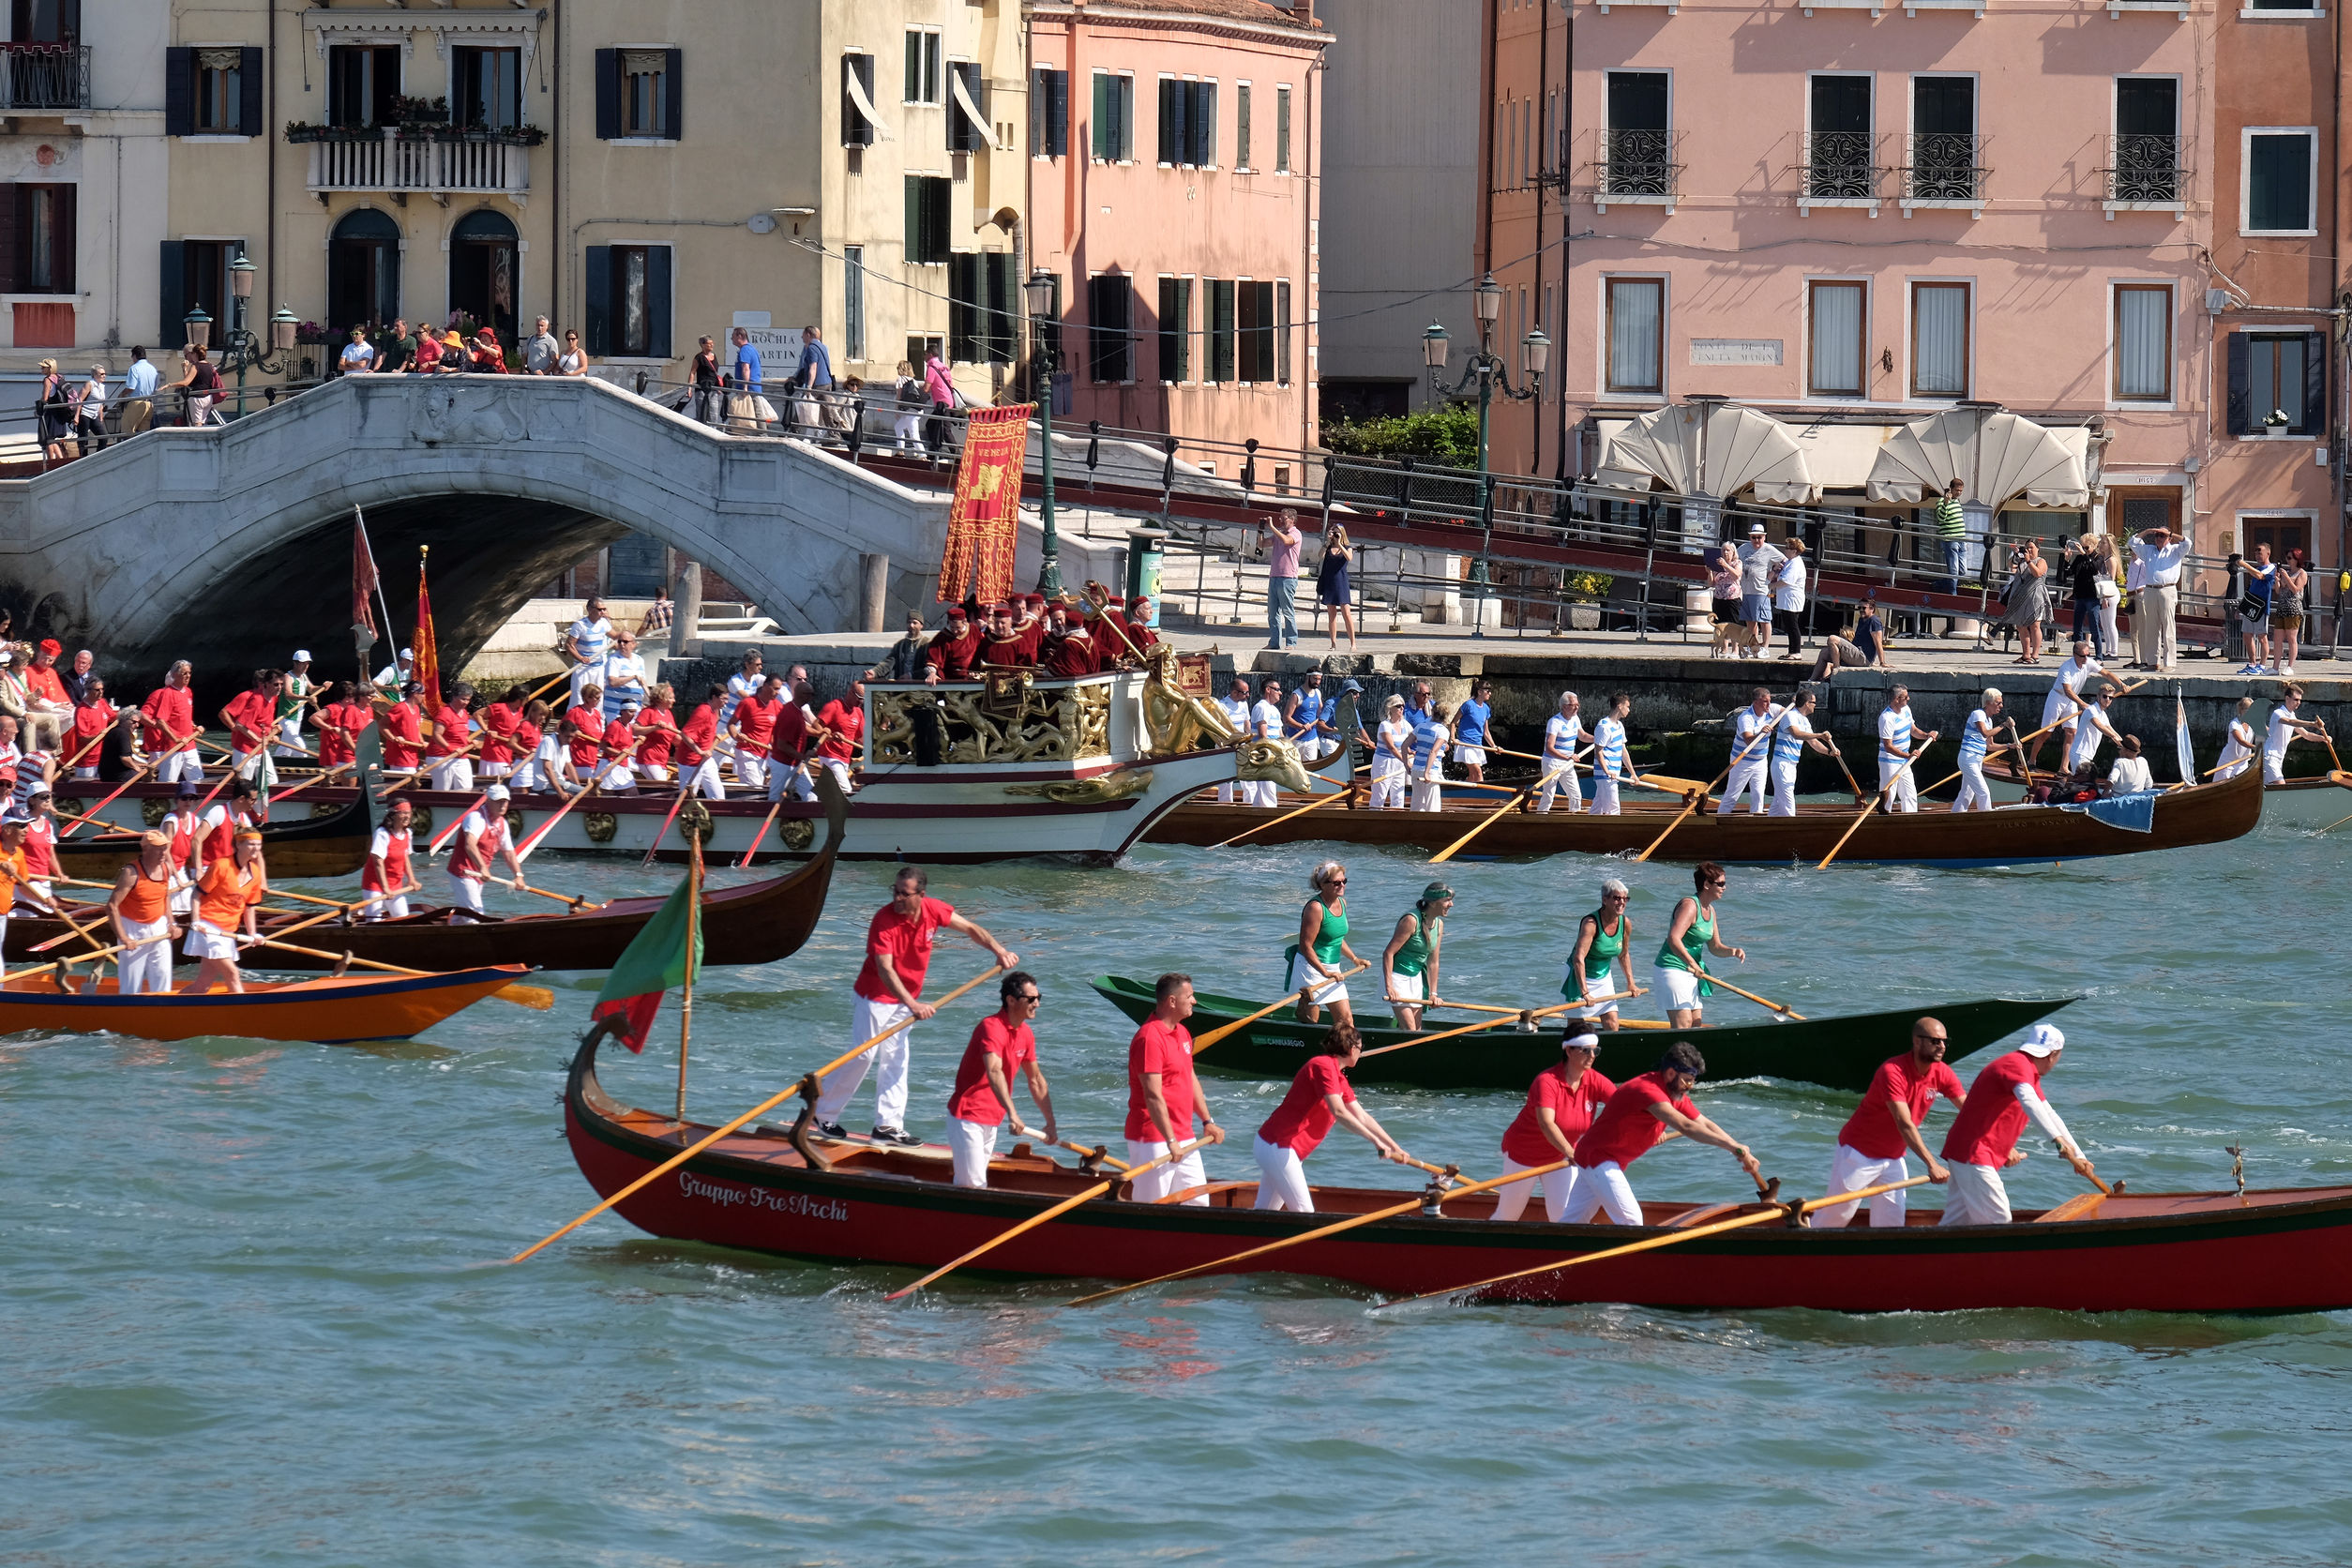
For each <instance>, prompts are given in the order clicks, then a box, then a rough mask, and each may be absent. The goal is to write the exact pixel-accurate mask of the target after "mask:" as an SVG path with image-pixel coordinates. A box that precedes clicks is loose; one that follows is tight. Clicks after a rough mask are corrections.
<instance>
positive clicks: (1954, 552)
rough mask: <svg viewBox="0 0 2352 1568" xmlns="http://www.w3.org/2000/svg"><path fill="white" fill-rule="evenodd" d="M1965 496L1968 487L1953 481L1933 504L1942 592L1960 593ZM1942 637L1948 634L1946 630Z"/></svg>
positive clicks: (1965, 539) (1964, 547)
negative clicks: (1941, 565)
mask: <svg viewBox="0 0 2352 1568" xmlns="http://www.w3.org/2000/svg"><path fill="white" fill-rule="evenodd" d="M1966 494H1968V486H1967V485H1966V484H1963V483H1962V482H1961V481H1960V480H1958V479H1954V480H1952V483H1950V484H1948V485H1946V486H1945V487H1944V493H1943V496H1942V498H1941V499H1939V500H1938V501H1937V503H1936V542H1937V544H1939V545H1941V546H1942V547H1943V551H1944V592H1945V593H1947V594H1957V593H1959V592H1960V569H1961V565H1962V563H1963V561H1964V559H1965V558H1966V557H1967V555H1968V508H1967V507H1965V506H1963V505H1961V504H1960V498H1961V497H1962V496H1964V495H1966ZM1944 635H1945V636H1947V637H1949V636H1951V635H1952V633H1951V631H1950V629H1949V628H1947V629H1946V630H1945V633H1944Z"/></svg>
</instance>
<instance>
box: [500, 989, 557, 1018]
mask: <svg viewBox="0 0 2352 1568" xmlns="http://www.w3.org/2000/svg"><path fill="white" fill-rule="evenodd" d="M490 995H492V996H494V997H496V998H497V999H498V1000H499V1001H501V1002H511V1003H514V1004H515V1005H516V1006H518V1007H528V1008H530V1009H531V1010H532V1011H533V1012H535V1013H545V1012H548V1011H549V1010H550V1009H551V1008H553V1007H554V1005H555V993H554V992H553V991H550V990H549V989H548V988H546V987H545V986H502V987H500V988H498V989H497V990H494V991H492V992H490Z"/></svg>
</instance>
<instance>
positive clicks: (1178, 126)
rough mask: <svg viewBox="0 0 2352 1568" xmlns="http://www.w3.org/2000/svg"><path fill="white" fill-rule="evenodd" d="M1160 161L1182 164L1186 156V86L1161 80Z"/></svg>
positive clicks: (1164, 78) (1163, 78) (1164, 79)
mask: <svg viewBox="0 0 2352 1568" xmlns="http://www.w3.org/2000/svg"><path fill="white" fill-rule="evenodd" d="M1159 152H1160V158H1159V160H1160V161H1161V162H1162V163H1177V162H1181V161H1182V160H1183V158H1184V83H1181V82H1171V81H1169V80H1168V79H1167V78H1166V77H1162V78H1161V79H1160V140H1159Z"/></svg>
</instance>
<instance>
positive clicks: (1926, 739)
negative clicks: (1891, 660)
mask: <svg viewBox="0 0 2352 1568" xmlns="http://www.w3.org/2000/svg"><path fill="white" fill-rule="evenodd" d="M1936 737H1937V731H1934V730H1929V731H1915V730H1914V727H1913V724H1912V721H1911V690H1910V687H1908V686H1896V687H1895V688H1894V689H1893V690H1892V691H1891V692H1889V693H1887V705H1886V707H1885V709H1884V710H1882V711H1881V712H1880V713H1879V715H1878V792H1879V794H1881V795H1883V796H1885V797H1886V802H1887V804H1886V807H1885V809H1887V810H1889V811H1917V810H1918V809H1919V778H1918V771H1919V770H1918V769H1917V768H1916V767H1915V766H1913V765H1912V764H1913V763H1914V762H1915V761H1917V760H1918V758H1919V757H1920V756H1921V755H1922V753H1924V752H1925V751H1926V750H1927V748H1928V747H1929V746H1932V745H1933V744H1935V741H1936Z"/></svg>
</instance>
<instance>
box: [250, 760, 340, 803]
mask: <svg viewBox="0 0 2352 1568" xmlns="http://www.w3.org/2000/svg"><path fill="white" fill-rule="evenodd" d="M358 762H359V760H358V759H357V758H355V757H354V758H353V759H352V760H351V761H348V762H338V763H336V764H335V765H334V766H333V767H331V768H322V769H321V770H320V771H319V772H318V773H316V774H314V775H312V776H310V777H309V778H306V779H304V780H303V781H302V782H301V783H299V784H296V785H295V786H294V787H293V788H292V789H290V790H280V791H279V792H278V793H276V794H274V795H272V796H270V797H269V803H270V805H272V806H283V805H284V804H285V803H286V802H288V801H290V800H292V799H294V796H296V795H298V794H300V793H302V792H303V791H305V790H309V789H313V788H315V787H317V786H318V785H321V784H324V783H325V782H326V781H327V780H328V779H330V778H332V777H334V776H336V775H337V774H339V773H341V772H342V771H343V770H344V769H346V768H352V767H356V766H357V765H358Z"/></svg>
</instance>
